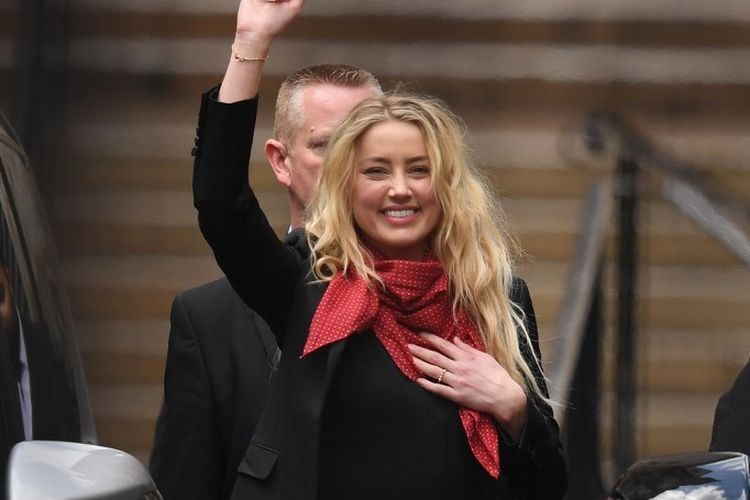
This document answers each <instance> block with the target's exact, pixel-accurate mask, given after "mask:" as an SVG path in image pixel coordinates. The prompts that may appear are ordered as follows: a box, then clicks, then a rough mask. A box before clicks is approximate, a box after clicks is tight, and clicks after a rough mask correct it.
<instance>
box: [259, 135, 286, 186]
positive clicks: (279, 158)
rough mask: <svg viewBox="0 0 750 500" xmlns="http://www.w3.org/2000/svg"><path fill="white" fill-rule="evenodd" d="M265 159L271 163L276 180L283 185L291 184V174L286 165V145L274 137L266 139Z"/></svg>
mask: <svg viewBox="0 0 750 500" xmlns="http://www.w3.org/2000/svg"><path fill="white" fill-rule="evenodd" d="M265 152H266V159H267V160H268V163H270V164H271V168H272V169H273V173H274V174H275V175H276V180H278V181H279V183H280V184H281V185H283V186H286V187H289V186H290V185H291V184H292V176H291V174H290V173H289V165H287V162H286V159H287V151H286V146H284V145H283V144H282V143H281V142H279V141H277V140H276V139H268V140H267V141H266V146H265Z"/></svg>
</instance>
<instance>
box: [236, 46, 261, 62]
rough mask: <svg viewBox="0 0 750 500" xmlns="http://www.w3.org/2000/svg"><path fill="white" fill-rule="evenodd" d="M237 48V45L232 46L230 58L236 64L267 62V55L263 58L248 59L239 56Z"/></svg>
mask: <svg viewBox="0 0 750 500" xmlns="http://www.w3.org/2000/svg"><path fill="white" fill-rule="evenodd" d="M238 48H239V47H238V46H237V43H236V42H235V43H233V44H232V56H233V57H234V60H235V61H237V62H248V61H260V62H263V61H267V60H268V55H265V56H263V57H248V56H246V55H245V54H241V53H240V51H239V50H237V49H238Z"/></svg>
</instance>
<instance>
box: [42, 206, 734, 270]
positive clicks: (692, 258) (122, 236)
mask: <svg viewBox="0 0 750 500" xmlns="http://www.w3.org/2000/svg"><path fill="white" fill-rule="evenodd" d="M278 219H279V221H280V222H279V223H277V224H275V225H274V226H273V227H274V229H275V230H276V233H277V234H279V235H283V234H285V232H286V230H287V224H284V223H283V221H281V219H283V217H279V218H278ZM53 231H54V233H55V234H56V241H57V242H58V249H59V250H60V251H61V252H62V253H63V254H64V255H79V256H89V255H90V256H96V255H111V256H124V255H131V256H141V255H144V256H146V255H176V256H198V255H210V252H211V250H210V248H209V246H208V244H207V243H206V242H205V240H204V239H203V236H202V235H201V234H200V231H199V230H198V228H197V227H195V226H176V227H164V226H157V225H153V226H147V225H138V224H129V223H122V224H108V223H92V224H88V223H81V224H66V223H60V224H56V225H55V226H54V229H53ZM516 237H517V239H518V242H519V244H520V246H521V248H522V249H523V252H524V254H525V255H524V256H522V257H521V260H522V261H526V260H531V261H532V262H541V261H553V262H555V261H563V262H570V260H571V258H572V254H573V250H574V248H575V244H576V236H575V235H574V234H570V233H547V232H523V233H517V234H516ZM614 244H615V238H614V237H612V238H610V243H609V250H608V251H609V255H614V253H613V252H614ZM639 248H640V250H639V252H640V255H641V256H642V258H644V259H645V260H646V261H647V262H649V263H651V264H656V265H662V266H669V265H676V266H687V265H698V266H731V265H735V264H737V263H738V260H737V257H735V256H734V255H733V254H732V253H730V252H729V251H728V250H727V249H725V248H724V247H723V246H722V245H721V244H719V243H718V242H716V241H715V240H713V239H711V238H710V237H709V236H704V235H699V234H696V235H675V234H671V235H666V236H662V235H658V234H647V235H641V239H640V246H639Z"/></svg>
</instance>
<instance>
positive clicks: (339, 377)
mask: <svg viewBox="0 0 750 500" xmlns="http://www.w3.org/2000/svg"><path fill="white" fill-rule="evenodd" d="M458 409H459V407H458V405H456V404H455V403H452V402H451V401H448V400H447V399H444V398H441V397H439V396H436V395H434V394H431V393H429V392H427V391H426V390H424V389H422V388H421V387H420V386H419V385H417V384H416V383H415V382H413V381H411V380H409V379H408V378H407V377H406V376H405V375H404V374H403V373H401V371H400V370H399V368H398V367H397V366H396V364H395V363H394V362H393V360H392V359H391V357H390V356H389V355H388V352H387V351H386V350H385V349H384V348H383V345H382V344H381V342H380V341H379V340H378V339H377V337H375V335H374V333H373V332H372V330H368V331H366V332H360V333H356V334H354V335H353V336H352V337H351V338H350V339H349V341H348V342H347V344H346V347H345V348H344V352H343V354H342V356H341V361H340V363H339V365H338V367H337V369H336V373H335V376H334V377H333V381H332V382H331V387H330V389H329V392H328V396H327V399H326V403H325V408H324V412H323V419H322V428H321V440H320V483H319V494H318V498H320V499H325V500H329V499H338V498H342V499H343V498H357V499H360V500H361V499H370V498H372V499H373V500H374V499H383V498H387V499H389V500H397V499H416V498H429V499H430V500H439V499H443V498H445V499H451V500H455V499H458V498H478V497H479V485H480V484H479V482H480V481H481V480H482V476H483V475H484V476H487V478H489V477H490V476H489V474H488V473H487V472H486V471H485V470H484V469H483V468H482V466H481V465H480V464H479V462H478V461H477V459H476V458H475V457H474V455H473V454H472V452H471V449H470V448H469V442H468V440H467V438H466V433H465V431H464V428H463V426H462V424H461V420H460V418H459V414H458ZM373 471H378V472H377V474H374V473H373Z"/></svg>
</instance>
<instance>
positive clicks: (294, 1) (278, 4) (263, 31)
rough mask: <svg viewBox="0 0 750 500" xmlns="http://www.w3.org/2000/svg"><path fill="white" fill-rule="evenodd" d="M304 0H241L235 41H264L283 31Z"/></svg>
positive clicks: (267, 41) (268, 43)
mask: <svg viewBox="0 0 750 500" xmlns="http://www.w3.org/2000/svg"><path fill="white" fill-rule="evenodd" d="M304 3H305V1H304V0H273V1H271V0H242V1H241V2H240V6H239V10H238V11H237V30H236V35H235V40H236V41H246V42H257V43H266V44H267V45H269V46H270V44H271V41H273V39H274V38H275V37H276V35H278V34H279V33H281V32H282V31H284V29H285V28H286V27H287V26H288V25H289V23H290V22H291V21H292V20H293V19H294V18H295V17H297V15H299V13H300V12H301V11H302V5H303V4H304Z"/></svg>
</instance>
